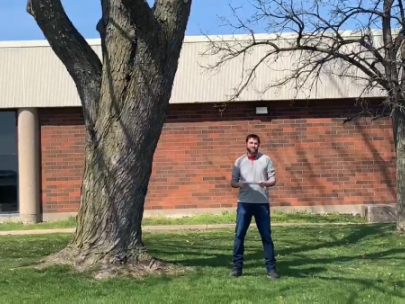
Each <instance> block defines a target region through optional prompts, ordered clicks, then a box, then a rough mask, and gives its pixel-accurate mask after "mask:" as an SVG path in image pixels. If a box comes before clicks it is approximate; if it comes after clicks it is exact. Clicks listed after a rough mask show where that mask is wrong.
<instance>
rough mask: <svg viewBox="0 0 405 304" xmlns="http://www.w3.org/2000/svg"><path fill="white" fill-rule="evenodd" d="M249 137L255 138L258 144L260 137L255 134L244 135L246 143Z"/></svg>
mask: <svg viewBox="0 0 405 304" xmlns="http://www.w3.org/2000/svg"><path fill="white" fill-rule="evenodd" d="M249 139H255V140H257V142H258V143H259V144H260V137H259V136H257V135H256V134H249V135H248V136H246V143H247V142H248V141H249Z"/></svg>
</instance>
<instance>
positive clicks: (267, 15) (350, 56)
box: [204, 0, 405, 106]
mask: <svg viewBox="0 0 405 304" xmlns="http://www.w3.org/2000/svg"><path fill="white" fill-rule="evenodd" d="M395 1H396V2H395ZM247 3H249V4H250V5H251V6H252V7H253V8H254V10H255V12H254V14H253V15H252V16H250V17H248V18H244V19H243V18H241V15H242V14H239V13H238V10H239V9H241V8H235V7H231V10H232V12H233V19H234V20H235V21H229V19H225V18H222V20H223V21H224V23H226V24H227V25H228V26H231V27H233V28H234V29H235V31H237V32H239V33H246V34H247V35H248V39H246V40H245V41H240V40H239V41H237V40H233V41H230V40H224V39H219V40H218V39H213V38H211V37H207V38H208V40H209V48H208V49H207V51H206V52H205V53H204V55H210V56H212V55H214V56H215V58H216V61H215V63H213V64H207V65H206V67H207V68H208V69H218V68H221V67H222V66H223V65H224V64H226V63H228V62H230V61H232V60H234V59H237V58H240V59H239V60H243V61H244V62H245V59H246V58H247V57H248V56H249V54H250V53H252V52H254V51H255V50H257V49H260V50H262V51H261V54H263V55H261V57H260V58H257V59H255V60H256V62H255V63H253V64H252V66H250V67H248V68H245V69H244V74H245V75H243V76H242V80H241V83H240V84H239V85H238V86H237V87H236V88H235V92H234V94H233V95H232V96H231V98H230V99H231V100H232V99H235V98H237V97H239V96H240V94H242V92H243V91H244V90H246V89H247V88H248V87H249V86H250V85H251V84H252V83H253V81H254V79H255V77H256V72H257V70H258V69H259V68H261V67H262V66H264V65H265V66H267V68H268V69H269V71H270V70H274V68H273V66H274V64H273V63H274V62H277V61H278V60H282V59H283V56H284V57H285V56H294V62H291V63H290V64H291V66H285V67H284V69H283V72H282V73H281V71H279V72H280V75H282V74H284V76H281V77H282V78H280V79H277V80H273V81H272V82H271V83H268V84H267V85H266V86H265V88H264V90H263V91H262V93H264V92H266V91H267V90H269V89H270V88H278V89H280V88H285V85H287V84H293V85H294V87H295V90H296V93H297V94H298V92H304V91H305V92H307V93H311V91H312V89H313V88H314V87H315V86H317V84H318V82H320V81H322V78H324V77H325V76H327V77H329V76H331V75H335V76H337V77H339V78H346V79H350V80H352V81H353V82H357V84H356V85H359V84H358V83H359V81H362V82H361V83H362V84H364V89H363V90H362V95H363V94H366V93H367V92H370V91H375V90H383V91H386V92H387V97H388V96H389V95H390V94H394V92H396V93H395V94H397V95H398V94H399V95H401V98H395V100H403V95H404V90H403V89H398V88H400V87H401V85H403V83H404V81H403V80H402V77H405V76H403V75H404V74H405V73H403V72H402V71H403V69H404V68H405V62H404V61H403V60H404V59H405V57H404V56H405V53H404V56H403V55H402V54H399V53H400V50H401V51H404V52H405V46H403V45H404V44H403V40H405V39H403V37H405V35H404V34H403V33H405V21H404V20H405V18H404V10H403V4H402V1H401V0H354V2H353V1H350V2H348V1H339V0H326V1H322V2H319V1H315V0H312V1H311V0H310V1H302V2H300V1H294V0H287V1H285V0H248V1H247ZM242 9H243V8H242ZM245 11H246V10H245ZM257 25H262V26H263V28H265V30H267V31H268V33H269V36H271V37H266V38H262V37H259V36H258V35H257V34H256V33H255V32H254V31H253V30H252V26H257ZM347 28H350V29H351V30H352V31H351V32H350V33H349V35H348V33H347V31H345V30H346V29H347ZM244 64H245V63H244ZM286 74H287V75H286ZM404 79H405V78H404ZM361 97H362V96H359V98H361ZM397 97H398V96H397ZM391 106H392V104H391Z"/></svg>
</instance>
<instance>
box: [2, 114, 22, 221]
mask: <svg viewBox="0 0 405 304" xmlns="http://www.w3.org/2000/svg"><path fill="white" fill-rule="evenodd" d="M17 149H18V147H17V115H16V112H15V111H0V213H13V212H18V154H17Z"/></svg>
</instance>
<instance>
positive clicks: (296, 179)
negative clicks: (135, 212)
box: [0, 37, 396, 221]
mask: <svg viewBox="0 0 405 304" xmlns="http://www.w3.org/2000/svg"><path fill="white" fill-rule="evenodd" d="M237 38H238V39H242V38H239V37H237ZM89 44H90V45H91V46H92V47H93V48H94V49H95V50H96V52H97V53H98V54H100V52H101V47H100V44H99V41H98V40H89ZM206 48H207V43H206V40H204V39H203V38H201V37H186V39H185V42H184V46H183V50H182V54H181V58H180V63H179V69H178V72H177V75H176V79H175V84H174V88H173V94H172V98H171V101H170V103H171V104H170V107H169V116H168V120H167V122H166V124H165V126H164V130H163V133H162V136H161V139H160V141H159V144H158V148H157V151H156V154H155V157H154V170H153V174H152V178H151V182H150V187H149V192H148V195H147V203H146V209H147V210H146V212H147V213H149V214H152V213H172V214H186V213H196V212H207V211H215V210H217V211H219V210H222V209H226V208H232V207H234V206H235V203H236V194H237V193H236V191H235V190H234V189H231V188H230V186H229V180H230V173H231V172H230V171H231V167H232V164H233V162H234V160H235V159H236V157H238V156H240V155H241V154H243V153H244V151H245V143H244V138H245V136H246V134H248V133H256V134H258V135H259V136H260V137H261V138H262V142H263V143H262V146H261V151H263V152H264V153H266V154H268V155H270V156H271V157H272V159H273V161H274V164H275V167H276V170H277V180H278V184H277V186H276V187H275V188H274V189H273V191H272V194H271V197H272V198H271V200H272V201H271V204H272V206H273V208H274V210H276V209H291V208H294V209H297V210H308V211H313V212H343V213H359V212H360V210H361V207H362V206H363V205H364V204H393V203H395V200H396V193H395V151H394V148H393V142H392V141H393V139H392V131H391V121H390V120H389V118H382V119H379V120H375V121H371V120H369V119H359V120H355V121H353V122H348V123H344V119H345V117H347V115H348V114H349V113H354V112H355V111H358V109H357V108H355V107H354V100H355V98H356V97H357V96H359V94H360V92H361V91H362V86H361V83H358V84H353V82H352V81H351V80H345V79H339V78H338V77H334V76H330V75H329V76H328V77H327V76H324V78H323V79H322V83H321V84H319V85H318V86H317V87H316V88H315V89H314V90H312V91H311V92H300V93H298V97H297V98H296V100H295V101H294V103H293V104H292V103H291V100H292V99H293V98H295V96H294V90H292V89H291V88H285V89H282V90H268V91H267V92H265V93H259V92H258V90H255V88H256V89H257V88H260V87H261V86H264V85H266V84H267V83H269V82H271V81H272V80H274V79H276V78H277V77H279V76H280V75H281V74H280V73H281V72H277V70H278V71H281V70H284V69H287V68H288V67H289V66H291V64H292V62H294V60H296V59H297V58H295V57H294V54H292V55H290V56H286V57H284V58H282V60H278V61H277V62H275V63H273V65H272V66H271V68H272V71H270V72H269V70H268V68H266V67H263V68H262V69H260V70H259V71H258V72H257V78H256V80H255V82H253V83H252V85H251V87H250V89H249V90H247V91H245V92H244V93H243V94H242V95H241V96H240V98H239V99H238V100H236V101H234V102H231V103H224V102H226V101H227V98H228V95H229V94H230V93H231V92H232V89H233V88H235V86H236V85H237V84H238V83H239V82H240V77H243V73H242V71H243V70H246V69H247V68H249V66H252V65H253V64H254V63H255V62H256V61H257V60H258V59H259V58H260V56H261V54H263V52H264V50H255V51H254V52H253V53H252V54H251V55H249V56H248V57H247V58H245V59H244V60H243V61H242V60H237V59H236V60H234V61H231V62H230V63H229V64H227V65H225V66H224V67H223V68H222V69H221V70H220V71H219V72H215V73H214V72H212V71H211V72H207V71H204V70H202V68H201V65H200V64H201V63H203V61H205V62H208V61H209V62H211V63H212V62H213V61H214V60H215V58H212V57H204V56H200V53H201V52H203V51H204V50H205V49H206ZM255 60H256V61H255ZM0 69H2V70H1V71H2V73H1V75H3V76H2V77H1V78H0V89H1V92H2V97H3V98H2V99H1V100H0V213H1V215H0V220H2V219H3V220H4V219H8V220H10V219H15V220H20V219H21V220H24V221H36V220H38V219H43V220H54V219H60V218H63V217H66V216H69V215H72V214H75V213H76V212H77V211H78V207H79V199H80V187H81V178H82V170H83V160H84V158H83V146H84V124H83V118H82V114H81V108H80V100H79V98H78V96H77V92H76V89H75V87H74V84H73V82H72V80H71V79H70V77H69V75H68V73H67V72H66V70H65V69H64V67H63V65H62V64H61V63H60V62H59V60H58V59H57V57H56V56H55V55H54V54H53V52H52V50H51V49H50V47H49V45H48V44H47V43H46V42H44V41H32V42H2V43H0ZM368 94H369V95H368V96H366V97H367V98H368V99H369V102H370V103H377V102H379V101H380V100H381V97H382V96H381V92H378V91H376V92H369V93H368ZM259 107H260V108H262V109H263V108H264V109H265V112H266V111H267V113H264V114H257V110H258V108H259Z"/></svg>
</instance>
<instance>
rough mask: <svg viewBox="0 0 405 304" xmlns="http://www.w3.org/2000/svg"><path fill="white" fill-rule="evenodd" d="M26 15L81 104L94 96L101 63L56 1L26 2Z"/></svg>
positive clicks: (99, 76)
mask: <svg viewBox="0 0 405 304" xmlns="http://www.w3.org/2000/svg"><path fill="white" fill-rule="evenodd" d="M27 12H28V13H29V14H30V15H32V16H33V17H34V19H35V21H36V22H37V24H38V26H39V27H40V28H41V30H42V32H43V33H44V35H45V37H46V39H47V40H48V42H49V44H50V46H51V48H52V50H53V51H54V52H55V54H56V56H58V58H59V59H60V60H61V61H62V63H63V64H64V65H65V67H66V69H67V71H68V72H69V74H70V75H71V77H72V78H73V80H74V82H75V84H76V87H77V89H78V92H79V95H80V98H81V100H82V102H84V103H86V102H87V101H88V100H91V99H92V98H90V99H89V98H87V95H91V96H94V95H96V94H98V92H99V90H100V85H101V66H102V65H101V62H100V59H99V57H98V56H97V54H96V53H95V52H94V50H93V49H92V48H91V47H90V46H89V44H88V43H87V41H86V40H85V39H84V37H83V36H82V35H81V34H80V33H79V32H78V31H77V29H76V28H75V26H74V25H73V24H72V22H71V21H70V19H69V17H68V16H67V15H66V12H65V10H64V8H63V6H62V3H61V1H60V0H29V1H28V3H27Z"/></svg>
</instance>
